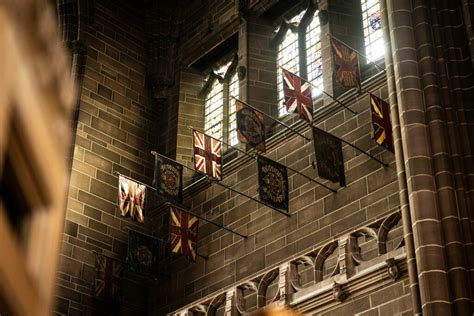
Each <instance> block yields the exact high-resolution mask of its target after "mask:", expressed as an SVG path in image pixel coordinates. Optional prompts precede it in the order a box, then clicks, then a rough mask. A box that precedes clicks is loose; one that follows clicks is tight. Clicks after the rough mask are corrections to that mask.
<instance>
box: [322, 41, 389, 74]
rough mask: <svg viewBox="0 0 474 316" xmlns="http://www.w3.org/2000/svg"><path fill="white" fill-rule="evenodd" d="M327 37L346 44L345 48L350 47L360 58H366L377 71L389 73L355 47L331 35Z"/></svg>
mask: <svg viewBox="0 0 474 316" xmlns="http://www.w3.org/2000/svg"><path fill="white" fill-rule="evenodd" d="M326 36H329V37H332V38H334V39H335V40H337V41H338V42H340V43H342V44H344V45H345V46H347V47H349V48H350V49H352V50H353V51H354V52H356V53H357V54H358V55H359V56H362V57H364V58H365V59H367V60H368V61H369V62H370V63H371V64H373V65H374V66H375V68H377V69H379V70H382V71H383V72H385V73H386V72H387V71H386V70H385V68H382V67H380V66H379V65H377V64H376V63H375V62H373V61H372V60H370V59H369V58H368V57H367V56H366V55H364V54H362V53H361V52H359V51H358V50H357V49H355V48H354V47H352V46H349V45H347V44H346V43H345V42H343V41H341V40H340V39H338V38H337V37H335V36H334V35H332V34H329V33H326Z"/></svg>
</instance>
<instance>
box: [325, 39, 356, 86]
mask: <svg viewBox="0 0 474 316" xmlns="http://www.w3.org/2000/svg"><path fill="white" fill-rule="evenodd" d="M331 48H332V53H333V59H334V71H335V76H336V79H337V81H338V82H339V83H340V84H341V85H342V86H343V87H346V88H357V89H358V90H360V71H359V56H358V55H357V53H356V52H355V51H354V50H353V49H351V48H349V47H347V46H346V45H345V44H344V43H342V42H340V41H338V40H336V39H334V38H332V37H331Z"/></svg>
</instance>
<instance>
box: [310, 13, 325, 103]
mask: <svg viewBox="0 0 474 316" xmlns="http://www.w3.org/2000/svg"><path fill="white" fill-rule="evenodd" d="M320 35H321V28H320V26H319V18H318V12H317V11H316V14H315V16H314V18H313V20H312V21H311V23H310V24H309V26H308V28H307V29H306V62H307V65H308V78H307V79H308V81H309V82H311V83H312V84H313V85H315V86H317V87H319V88H320V89H321V90H322V89H323V58H322V56H321V40H320ZM321 90H319V89H317V88H315V87H313V89H312V91H311V95H312V96H313V99H314V98H315V97H317V96H318V95H320V94H321V93H322V92H321Z"/></svg>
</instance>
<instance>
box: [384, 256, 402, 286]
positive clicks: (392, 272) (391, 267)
mask: <svg viewBox="0 0 474 316" xmlns="http://www.w3.org/2000/svg"><path fill="white" fill-rule="evenodd" d="M385 263H386V264H387V273H388V276H389V277H390V278H391V279H392V280H394V281H395V280H396V279H398V277H399V276H400V269H399V268H398V264H397V261H396V260H395V258H390V259H387V260H385Z"/></svg>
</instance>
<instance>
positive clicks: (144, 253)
mask: <svg viewBox="0 0 474 316" xmlns="http://www.w3.org/2000/svg"><path fill="white" fill-rule="evenodd" d="M159 249H160V240H158V239H157V238H154V237H152V236H148V235H144V234H141V233H139V232H136V231H133V230H129V231H128V251H127V262H128V264H129V267H130V271H132V272H135V273H137V274H141V275H144V276H148V277H152V278H156V276H157V275H158V259H159Z"/></svg>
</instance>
